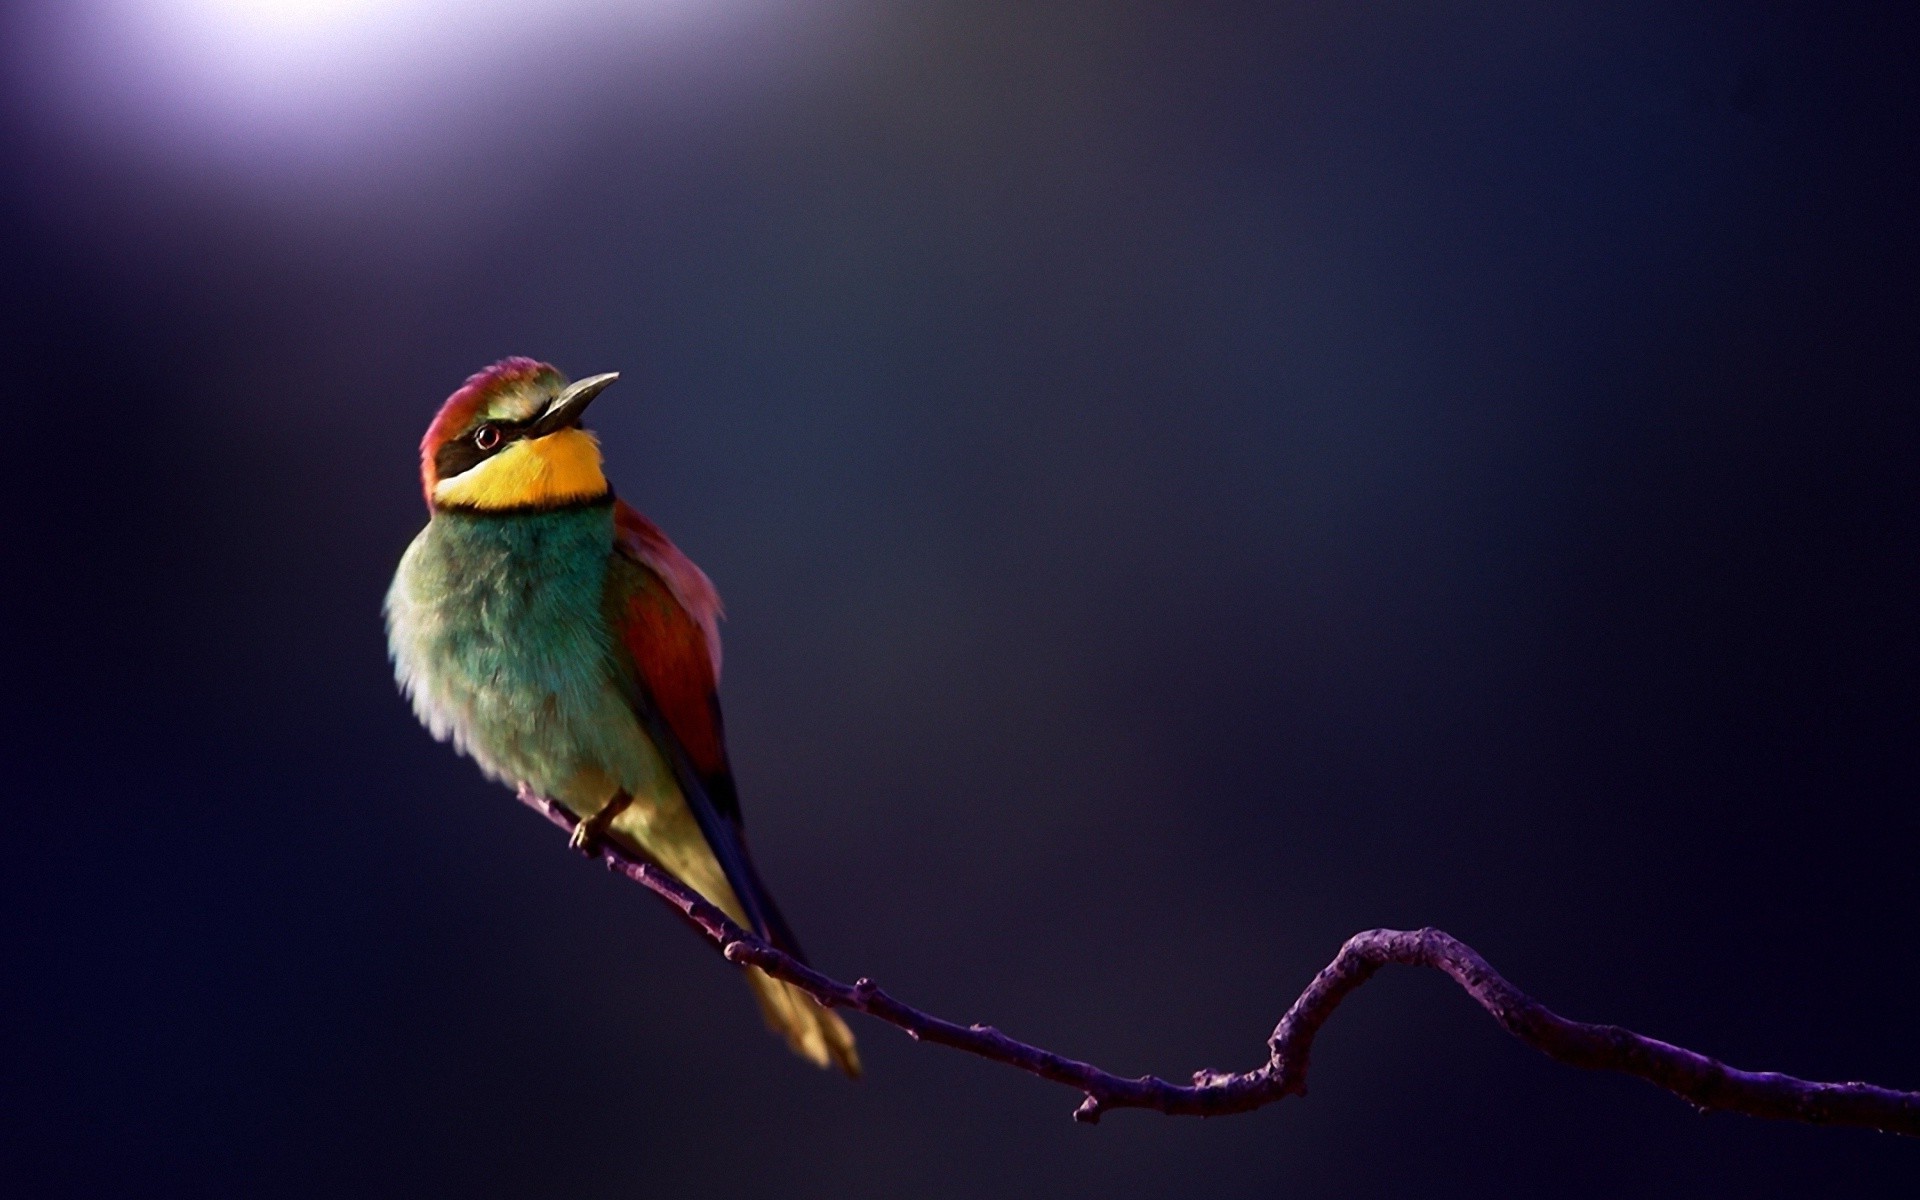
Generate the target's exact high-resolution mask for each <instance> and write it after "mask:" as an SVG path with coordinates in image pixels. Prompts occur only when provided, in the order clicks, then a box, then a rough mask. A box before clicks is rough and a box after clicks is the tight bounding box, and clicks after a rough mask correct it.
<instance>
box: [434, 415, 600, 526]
mask: <svg viewBox="0 0 1920 1200" xmlns="http://www.w3.org/2000/svg"><path fill="white" fill-rule="evenodd" d="M606 494H607V477H606V476H605V475H603V474H602V473H601V471H600V443H599V442H597V441H595V440H594V436H593V435H592V434H590V433H588V432H587V431H586V430H584V429H562V430H561V431H560V432H558V433H550V434H548V435H547V436H546V437H543V438H528V439H526V440H524V441H518V442H514V443H513V444H512V445H510V446H508V447H507V448H506V449H504V450H502V451H501V452H500V453H498V454H496V455H494V456H493V457H492V458H488V459H485V460H483V461H481V462H479V463H476V464H475V465H474V466H473V467H472V468H471V469H469V470H466V471H463V472H461V473H460V474H458V475H455V476H454V477H453V478H451V479H443V480H441V481H440V482H439V483H437V484H435V485H434V488H433V502H434V503H435V504H436V505H439V506H441V507H443V508H479V509H496V510H497V509H508V508H551V507H553V506H555V505H560V504H570V503H573V502H575V501H579V500H591V499H594V498H595V497H598V496H604V495H606Z"/></svg>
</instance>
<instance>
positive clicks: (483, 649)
mask: <svg viewBox="0 0 1920 1200" xmlns="http://www.w3.org/2000/svg"><path fill="white" fill-rule="evenodd" d="M613 543H614V525H613V508H612V504H611V501H610V500H609V501H608V502H607V503H603V504H594V505H589V506H584V507H575V508H568V509H562V510H560V511H556V512H547V513H515V514H513V515H510V516H506V515H493V514H483V513H464V512H458V511H442V512H437V513H435V514H434V516H433V519H432V520H431V521H429V522H428V524H427V527H426V528H425V529H424V530H422V531H421V532H420V535H419V536H418V537H417V538H415V539H414V542H413V545H412V546H410V547H408V549H407V553H406V555H405V557H403V558H402V559H401V561H400V569H399V571H398V573H397V574H396V575H395V576H394V580H393V587H392V589H391V590H390V591H389V592H388V594H387V636H388V644H389V648H390V650H391V652H392V654H393V662H394V673H395V675H396V677H397V678H398V679H399V681H400V686H401V687H402V688H403V689H404V690H405V691H406V693H407V695H408V696H409V697H410V698H411V699H412V701H413V707H414V711H415V712H416V713H417V714H418V715H419V717H420V719H421V721H422V722H423V723H425V724H426V726H427V728H429V729H430V730H432V731H433V734H434V736H436V737H438V738H441V739H443V740H450V741H452V742H453V744H454V746H455V747H456V748H457V749H459V750H460V751H461V752H462V753H464V754H467V755H469V756H471V757H472V758H473V759H474V760H475V761H476V762H478V763H479V764H480V766H481V768H482V769H484V770H485V771H486V772H487V773H488V774H489V775H491V776H493V777H495V778H497V779H501V780H504V781H506V782H507V783H509V784H517V783H520V782H525V783H527V784H529V785H531V786H532V787H533V788H535V789H536V790H538V791H539V792H540V793H541V794H543V795H546V796H550V797H552V798H553V799H555V800H559V801H561V802H562V803H564V804H566V805H567V806H568V807H569V808H571V809H573V810H575V811H576V812H579V813H582V814H587V813H591V812H592V811H594V810H595V809H596V808H598V806H599V805H600V803H601V802H603V801H604V800H605V798H606V793H607V792H608V791H609V789H610V788H613V789H618V790H621V791H625V792H627V793H629V794H630V795H633V796H635V797H650V796H655V795H659V794H661V793H662V792H670V791H677V788H675V786H674V784H673V782H672V776H671V773H670V772H669V771H668V770H667V767H666V765H665V763H664V762H663V761H662V760H661V757H660V755H659V753H658V751H657V750H656V749H655V748H654V746H653V743H652V742H651V740H649V739H648V738H647V737H646V736H645V735H644V734H643V733H642V732H641V730H640V727H639V724H638V722H637V721H636V720H635V718H634V715H633V710H632V707H631V705H630V703H629V700H628V690H627V689H628V688H629V687H630V686H631V685H630V683H629V682H628V681H627V679H626V672H625V670H624V668H623V667H621V665H620V659H619V656H618V651H617V648H616V646H615V644H614V638H613V635H612V632H611V630H610V628H609V626H608V622H607V620H606V616H605V610H604V603H605V597H606V593H607V585H608V572H609V570H611V569H613V567H612V563H613V561H614V554H613ZM623 565H624V564H623Z"/></svg>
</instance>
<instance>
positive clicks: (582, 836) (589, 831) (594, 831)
mask: <svg viewBox="0 0 1920 1200" xmlns="http://www.w3.org/2000/svg"><path fill="white" fill-rule="evenodd" d="M606 840H607V828H606V823H605V822H603V821H598V820H596V819H595V818H594V817H588V818H587V819H586V820H584V821H582V822H580V823H579V824H578V825H575V826H574V827H573V836H571V837H569V838H568V839H567V845H568V846H569V847H571V848H572V849H575V850H578V851H579V852H580V853H582V854H584V855H586V856H587V857H588V858H597V857H599V855H600V847H601V846H602V845H604V844H605V842H606Z"/></svg>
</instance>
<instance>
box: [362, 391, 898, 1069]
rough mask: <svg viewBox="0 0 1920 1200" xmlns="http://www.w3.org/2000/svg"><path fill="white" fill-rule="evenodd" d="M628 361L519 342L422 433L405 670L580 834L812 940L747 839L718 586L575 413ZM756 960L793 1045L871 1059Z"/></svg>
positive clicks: (410, 688) (819, 1060)
mask: <svg viewBox="0 0 1920 1200" xmlns="http://www.w3.org/2000/svg"><path fill="white" fill-rule="evenodd" d="M617 378H618V374H617V373H609V374H603V375H594V376H591V377H589V378H585V379H581V380H579V381H578V382H569V381H568V380H567V378H566V377H565V376H564V375H562V374H561V373H560V372H559V371H558V370H556V369H555V368H554V367H553V366H551V365H549V364H547V363H544V362H537V361H535V360H533V359H530V358H519V357H515V358H505V359H502V360H500V361H499V362H496V363H494V364H493V365H492V366H490V367H487V368H485V369H484V370H481V371H479V372H477V373H476V374H474V375H473V376H472V377H470V378H469V379H468V380H467V381H466V383H465V384H463V385H462V386H461V387H460V388H458V389H457V390H455V391H454V392H453V394H452V395H450V396H448V397H447V399H446V401H445V402H444V403H443V404H442V405H441V406H440V409H439V411H438V413H437V414H436V415H435V416H434V418H433V421H432V423H431V424H430V425H429V426H428V427H427V432H426V436H425V437H423V438H422V439H421V442H420V478H421V483H422V486H423V488H424V490H425V492H426V500H427V509H428V520H427V524H426V527H425V528H424V529H422V530H421V531H420V533H419V535H418V536H416V537H415V538H414V539H413V541H412V543H411V544H409V545H408V547H407V549H406V551H405V553H404V554H403V555H402V556H401V559H400V565H399V568H398V569H397V570H396V571H395V573H394V577H393V583H392V586H391V587H390V588H389V589H388V592H387V597H386V603H385V615H386V626H387V645H388V650H389V653H390V655H391V657H392V660H393V668H394V677H395V679H396V680H397V682H398V683H399V686H400V690H401V692H402V693H404V694H405V696H406V697H407V698H408V700H409V701H410V702H411V704H412V706H413V711H414V714H415V715H416V716H418V717H419V719H420V721H421V723H422V724H424V725H425V726H426V727H427V729H428V730H429V731H430V732H431V733H432V734H433V735H434V737H436V738H437V739H439V740H441V741H445V742H450V743H452V745H453V747H454V749H455V750H457V751H458V752H460V753H461V754H464V755H466V756H467V757H469V758H471V759H472V760H473V761H474V762H475V763H476V764H478V765H479V767H480V770H481V771H482V772H484V773H485V774H486V775H487V776H488V777H489V778H491V779H494V780H497V781H499V782H502V783H505V784H507V785H508V786H510V787H517V788H521V789H524V790H527V791H531V792H533V793H535V794H537V795H539V796H543V797H546V798H547V799H549V800H551V801H553V802H555V803H557V804H559V805H561V806H563V807H565V808H566V809H567V810H568V811H570V812H571V813H572V814H573V815H574V816H575V817H577V818H578V823H577V824H576V825H575V827H574V831H573V845H574V846H575V847H576V848H578V849H580V850H583V851H586V852H589V853H596V854H597V853H598V852H599V851H600V850H601V849H602V847H603V845H604V843H605V841H607V840H611V841H613V842H615V843H617V844H618V845H619V846H620V847H621V848H622V849H624V850H625V851H627V852H628V853H630V854H632V855H634V856H636V857H638V858H639V859H641V860H642V861H645V862H650V863H653V864H655V865H657V866H659V867H661V868H662V869H664V870H665V871H667V872H668V873H669V874H671V875H673V876H674V877H675V878H677V879H679V880H680V881H681V882H683V883H685V884H686V885H687V886H689V887H691V888H693V889H694V890H695V891H697V892H699V893H700V894H701V895H702V896H704V897H706V898H707V899H708V900H709V901H711V902H713V903H714V904H715V905H717V906H719V908H720V909H721V910H722V911H724V912H725V913H726V914H727V915H728V916H729V917H731V918H732V919H733V920H734V921H735V922H736V923H738V924H740V925H741V926H743V927H746V928H751V929H752V930H753V931H754V932H755V933H757V934H759V935H760V936H761V937H763V938H765V939H766V940H767V941H768V942H770V943H771V944H772V945H774V946H775V947H777V948H779V949H781V950H784V951H786V952H787V953H788V954H791V955H793V956H795V957H796V958H801V959H802V961H804V956H803V955H802V954H801V951H800V946H799V943H798V941H797V940H796V939H795V938H794V936H793V931H792V929H791V928H790V927H789V926H788V925H787V922H786V919H785V918H784V917H783V916H782V915H781V913H780V910H779V908H778V907H777V906H775V904H774V902H773V897H772V896H771V895H769V894H768V892H767V889H766V886H765V884H764V883H762V881H761V878H760V875H759V873H758V871H757V870H756V869H755V867H754V864H753V860H752V858H750V857H749V856H748V854H747V843H746V835H745V831H744V829H743V825H742V819H741V814H740V796H739V791H738V789H737V787H736V785H735V782H734V777H733V771H732V769H731V768H730V766H729V765H728V758H727V748H726V739H725V734H724V731H723V728H722V722H721V714H720V702H719V694H718V687H719V681H720V658H721V655H720V632H719V621H720V617H721V605H720V596H719V593H718V592H717V591H716V590H715V589H714V586H713V583H712V581H711V580H709V579H708V578H707V576H706V573H705V572H703V571H701V570H700V568H699V567H697V566H695V565H694V563H693V561H692V560H691V559H689V558H688V557H687V556H686V555H685V554H683V553H682V552H681V551H680V549H679V548H678V547H676V546H675V545H674V544H673V542H672V541H670V540H669V539H668V538H667V536H666V535H665V534H664V533H662V532H661V531H660V529H659V528H658V527H657V526H656V525H654V524H653V522H651V521H649V520H648V519H647V518H646V517H644V516H642V515H641V514H640V513H639V512H638V511H637V510H635V509H634V508H633V507H632V506H631V505H629V504H627V503H626V502H625V501H624V500H621V499H618V498H617V497H616V496H615V495H614V492H613V488H612V486H611V485H610V484H609V483H608V481H607V477H606V474H605V471H604V467H603V461H602V455H601V450H600V444H599V440H598V439H597V438H596V437H595V435H594V434H593V433H591V432H589V431H588V430H587V429H585V428H584V427H583V426H582V425H581V418H582V417H583V416H584V415H585V413H586V411H587V406H588V405H589V404H591V403H592V402H593V400H594V398H595V397H597V396H599V395H600V394H601V393H603V392H604V391H605V390H606V389H607V387H608V385H610V384H612V383H613V381H614V380H615V379H617ZM745 970H746V972H747V981H748V983H749V984H750V985H751V987H752V989H753V992H754V995H755V997H756V998H757V999H758V1001H759V1004H760V1011H761V1015H762V1016H763V1017H764V1018H765V1019H766V1023H767V1026H768V1027H769V1028H770V1029H772V1030H773V1031H774V1032H775V1033H777V1034H779V1035H780V1036H782V1037H784V1038H785V1039H786V1041H787V1044H788V1045H789V1046H790V1047H792V1049H793V1050H794V1052H795V1053H797V1054H799V1055H800V1056H801V1057H802V1058H805V1059H807V1060H808V1061H810V1062H812V1063H814V1064H815V1065H817V1066H821V1067H836V1068H838V1069H839V1070H840V1071H842V1072H844V1073H845V1074H846V1075H847V1076H849V1077H850V1078H858V1077H859V1075H860V1056H859V1051H858V1050H857V1048H856V1047H855V1045H854V1039H853V1034H852V1032H851V1031H850V1030H848V1028H847V1026H846V1024H845V1022H843V1021H842V1020H841V1019H840V1017H839V1016H838V1014H836V1013H834V1012H832V1011H831V1010H830V1009H827V1008H825V1007H823V1006H822V1005H820V1004H819V1003H818V1002H817V1001H815V1000H814V999H813V998H812V997H811V996H808V995H807V994H806V993H805V992H803V991H801V990H800V989H798V988H796V987H794V986H792V985H791V984H788V983H784V982H781V981H780V980H776V979H774V978H772V977H771V976H769V975H767V974H765V973H763V972H762V971H760V970H759V969H758V968H756V967H747V968H745Z"/></svg>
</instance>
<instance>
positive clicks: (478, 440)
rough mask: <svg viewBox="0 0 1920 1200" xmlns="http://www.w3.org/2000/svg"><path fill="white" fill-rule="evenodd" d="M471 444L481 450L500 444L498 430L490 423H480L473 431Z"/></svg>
mask: <svg viewBox="0 0 1920 1200" xmlns="http://www.w3.org/2000/svg"><path fill="white" fill-rule="evenodd" d="M473 444H474V445H476V446H478V447H480V448H481V449H482V450H491V449H493V448H494V447H495V446H498V445H499V444H500V431H499V430H498V429H495V428H494V427H493V426H491V425H482V426H481V427H480V428H478V429H476V430H474V431H473Z"/></svg>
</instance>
